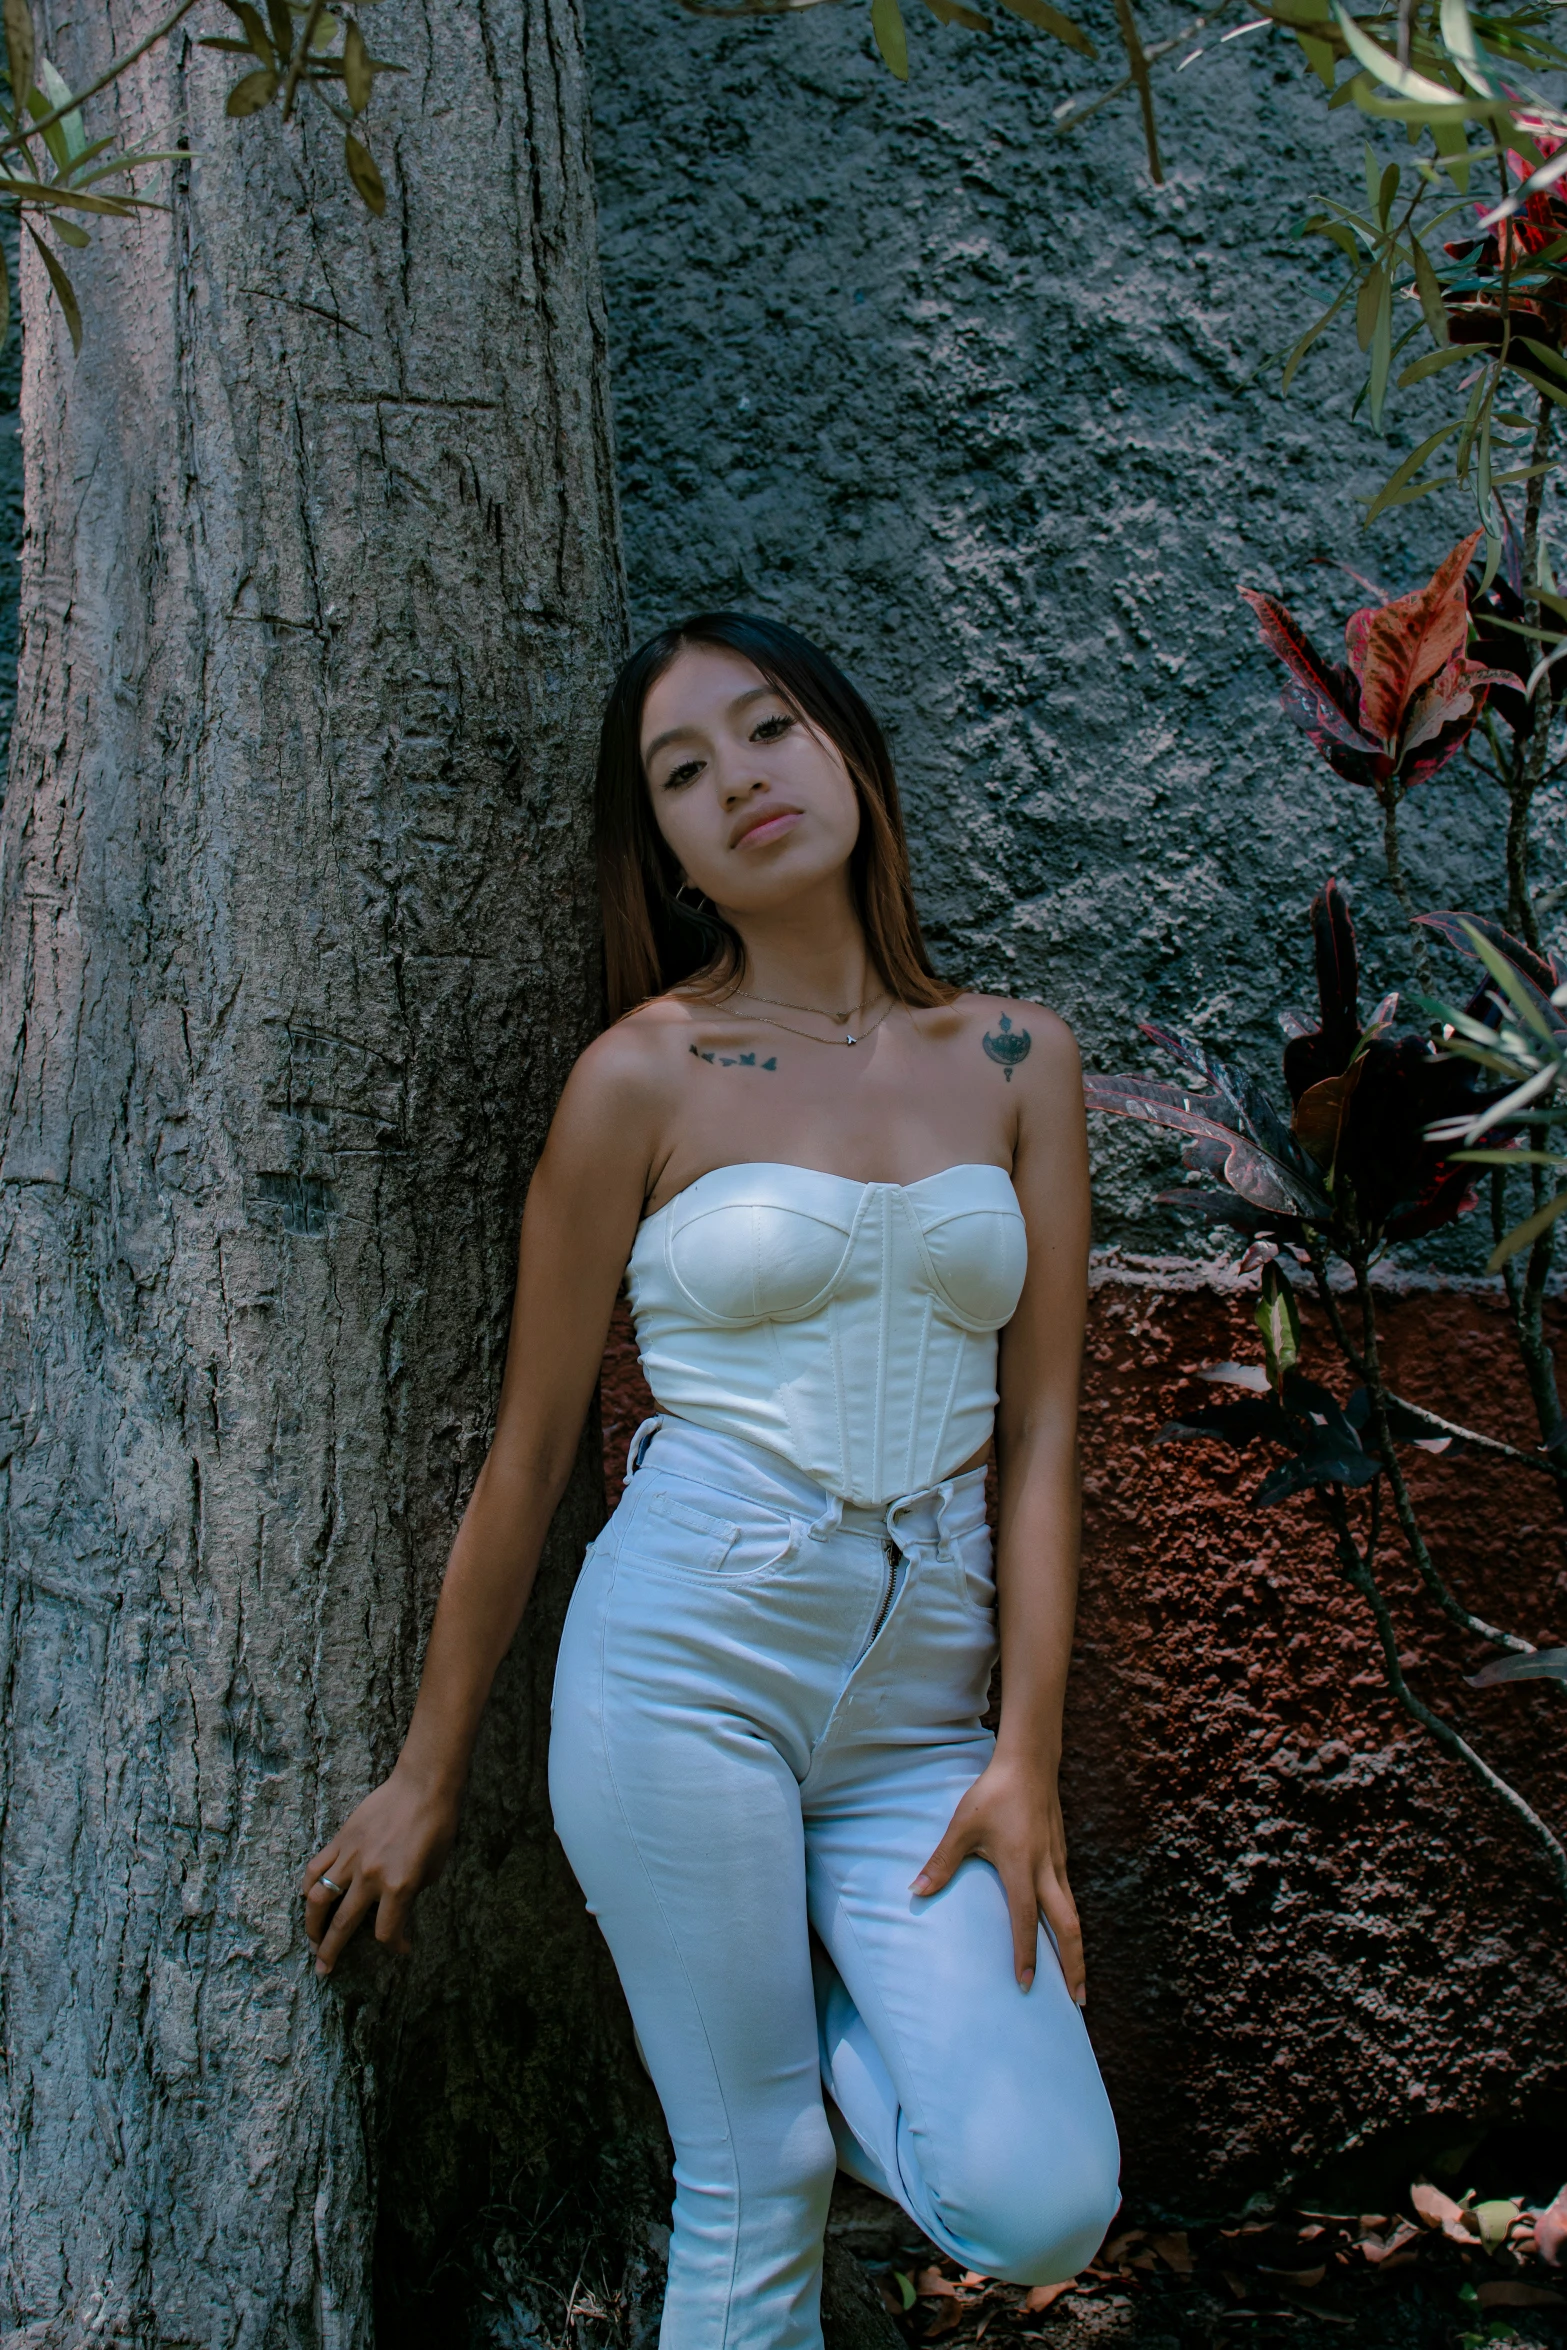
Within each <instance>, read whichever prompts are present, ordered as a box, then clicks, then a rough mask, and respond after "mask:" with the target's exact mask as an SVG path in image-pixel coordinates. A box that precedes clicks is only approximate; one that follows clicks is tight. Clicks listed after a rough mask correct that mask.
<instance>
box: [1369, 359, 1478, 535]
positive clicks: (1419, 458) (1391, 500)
mask: <svg viewBox="0 0 1567 2350" xmlns="http://www.w3.org/2000/svg"><path fill="white" fill-rule="evenodd" d="M1409 372H1410V371H1409V370H1408V369H1407V368H1406V369H1405V371H1404V375H1403V376H1401V377H1400V378H1399V381H1400V382H1401V383H1402V382H1403V381H1404V380H1405V378H1406V377H1407V376H1408V374H1409ZM1459 421H1460V420H1459V419H1458V418H1457V417H1455V418H1454V419H1453V421H1452V423H1451V424H1444V425H1443V426H1442V428H1441V430H1440V431H1439V432H1434V433H1432V435H1431V437H1430V439H1429V440H1424V441H1422V442H1421V444H1420V446H1419V448H1418V449H1411V450H1410V452H1409V455H1408V456H1407V457H1406V458H1405V459H1404V462H1403V464H1402V465H1400V467H1399V469H1398V471H1397V472H1396V473H1395V474H1393V475H1392V476H1391V478H1390V479H1389V480H1388V481H1386V482H1384V484H1383V486H1382V487H1381V489H1379V490H1378V492H1377V494H1376V496H1375V497H1374V498H1373V499H1372V501H1371V503H1370V505H1369V506H1368V507H1367V508H1366V520H1367V521H1368V522H1375V520H1376V518H1377V516H1378V515H1379V514H1381V513H1382V512H1384V510H1385V509H1386V508H1387V507H1389V506H1396V505H1398V504H1400V503H1401V501H1400V498H1399V495H1398V493H1399V491H1400V490H1401V489H1403V488H1404V486H1405V485H1406V483H1408V482H1411V481H1413V480H1414V478H1415V475H1416V474H1417V473H1418V472H1419V471H1420V468H1421V466H1422V465H1424V463H1425V462H1426V459H1427V458H1428V457H1429V456H1430V455H1431V454H1432V452H1433V451H1434V450H1437V449H1439V448H1440V447H1441V446H1442V443H1443V442H1444V441H1445V440H1450V439H1451V438H1452V436H1453V434H1454V433H1455V432H1457V430H1458V428H1459ZM1429 486H1431V487H1432V488H1434V487H1435V486H1436V485H1435V484H1434V483H1432V484H1431V485H1429Z"/></svg>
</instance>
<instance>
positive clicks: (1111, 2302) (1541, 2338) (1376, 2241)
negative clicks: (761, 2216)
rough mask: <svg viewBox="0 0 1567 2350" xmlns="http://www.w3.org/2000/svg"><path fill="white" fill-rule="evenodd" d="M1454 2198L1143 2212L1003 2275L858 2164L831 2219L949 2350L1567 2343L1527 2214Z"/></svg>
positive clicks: (1555, 2292) (842, 2185)
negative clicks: (1057, 2275)
mask: <svg viewBox="0 0 1567 2350" xmlns="http://www.w3.org/2000/svg"><path fill="white" fill-rule="evenodd" d="M1421 2194H1422V2196H1423V2198H1424V2199H1425V2200H1426V2202H1427V2203H1428V2205H1429V2204H1430V2203H1431V2202H1432V2200H1433V2198H1435V2200H1436V2202H1438V2203H1445V2204H1447V2205H1448V2207H1449V2212H1448V2224H1447V2226H1446V2228H1445V2230H1444V2227H1443V2225H1442V2222H1441V2219H1440V2218H1433V2217H1431V2216H1429V2215H1428V2216H1422V2214H1421V2212H1420V2211H1419V2210H1417V2209H1416V2208H1415V2205H1414V2202H1413V2201H1411V2202H1409V2203H1408V2204H1407V2206H1406V2208H1405V2209H1404V2210H1403V2211H1401V2212H1400V2211H1391V2212H1388V2211H1383V2212H1368V2213H1358V2212H1357V2213H1354V2214H1343V2213H1336V2214H1335V2213H1327V2212H1306V2211H1298V2210H1282V2209H1281V2210H1279V2211H1276V2212H1274V2213H1272V2214H1270V2215H1267V2216H1263V2215H1259V2216H1257V2217H1255V2218H1252V2219H1247V2220H1242V2221H1238V2222H1235V2223H1233V2224H1232V2225H1230V2226H1228V2227H1218V2226H1214V2227H1207V2228H1192V2229H1163V2228H1159V2227H1154V2228H1151V2229H1142V2228H1128V2229H1122V2230H1119V2231H1118V2232H1117V2233H1116V2234H1114V2235H1112V2236H1111V2238H1110V2240H1109V2242H1108V2243H1107V2245H1106V2246H1105V2249H1104V2250H1103V2251H1102V2252H1101V2254H1100V2255H1099V2258H1098V2259H1097V2260H1096V2261H1095V2262H1094V2264H1093V2266H1092V2267H1091V2268H1090V2269H1088V2270H1087V2271H1085V2272H1084V2273H1083V2275H1082V2276H1080V2277H1079V2278H1077V2279H1076V2280H1075V2281H1074V2282H1073V2283H1072V2284H1071V2285H1069V2286H1065V2287H1060V2286H1057V2287H1036V2288H1035V2290H1034V2291H1033V2292H1032V2293H1025V2292H1024V2291H1022V2290H1021V2289H1020V2288H1019V2287H1017V2286H1011V2285H996V2284H992V2283H991V2282H989V2281H988V2280H987V2279H984V2278H980V2277H976V2276H973V2275H969V2274H965V2272H964V2271H963V2270H961V2269H960V2268H959V2267H958V2265H957V2264H956V2263H955V2262H953V2261H949V2260H944V2259H942V2258H941V2257H940V2256H939V2255H938V2254H937V2253H936V2252H935V2248H934V2247H933V2246H932V2245H931V2244H930V2243H929V2242H928V2240H927V2239H925V2238H924V2237H922V2236H920V2235H919V2234H918V2233H917V2231H915V2230H914V2229H913V2228H912V2227H911V2225H910V2223H909V2222H908V2221H907V2220H906V2219H905V2218H904V2216H903V2214H902V2213H901V2212H898V2211H896V2210H895V2209H894V2208H893V2207H892V2206H891V2205H890V2204H887V2203H884V2202H883V2201H882V2200H881V2198H880V2197H879V2196H875V2195H871V2194H868V2193H867V2192H866V2191H865V2190H864V2189H863V2188H859V2187H855V2186H853V2185H851V2184H850V2183H849V2182H848V2181H846V2180H840V2181H839V2187H838V2192H837V2194H836V2196H835V2198H834V2207H833V2220H832V2227H831V2233H832V2234H833V2236H835V2237H836V2238H837V2240H838V2241H839V2242H840V2243H842V2244H843V2245H844V2246H845V2247H846V2248H847V2249H848V2250H850V2251H852V2252H853V2253H854V2254H855V2256H856V2257H857V2259H858V2260H859V2261H860V2262H861V2264H862V2266H863V2267H864V2268H865V2269H866V2271H867V2273H868V2275H869V2276H870V2278H871V2279H872V2281H873V2283H874V2285H875V2287H876V2289H877V2291H878V2292H879V2294H880V2295H881V2298H882V2301H883V2303H884V2305H885V2306H886V2308H887V2309H888V2311H889V2313H890V2314H891V2315H892V2317H893V2319H894V2323H895V2324H896V2326H897V2328H898V2330H899V2331H900V2332H901V2333H902V2334H903V2336H904V2338H905V2339H906V2340H907V2341H908V2342H910V2343H923V2342H935V2341H939V2342H941V2343H942V2344H943V2350H967V2345H969V2344H977V2343H981V2342H983V2343H984V2344H986V2345H987V2350H1014V2345H1018V2344H1022V2343H1036V2342H1037V2343H1042V2344H1045V2345H1047V2346H1049V2350H1123V2346H1124V2350H1231V2346H1238V2345H1240V2344H1243V2343H1244V2344H1252V2343H1257V2344H1264V2343H1266V2344H1275V2343H1276V2344H1279V2345H1288V2346H1289V2350H1507V2346H1508V2345H1518V2346H1519V2350H1522V2346H1523V2345H1531V2346H1532V2345H1547V2344H1549V2345H1553V2346H1555V2345H1563V2344H1567V2270H1559V2271H1558V2270H1552V2269H1549V2268H1547V2267H1546V2266H1545V2265H1544V2263H1543V2262H1542V2261H1541V2260H1540V2259H1539V2258H1538V2256H1537V2255H1536V2253H1535V2250H1534V2246H1533V2238H1532V2231H1531V2230H1530V2228H1529V2225H1528V2218H1527V2214H1526V2213H1525V2212H1522V2211H1519V2212H1517V2214H1516V2216H1514V2217H1511V2218H1509V2216H1508V2214H1507V2212H1506V2210H1505V2208H1504V2205H1503V2203H1502V2201H1501V2200H1500V2199H1499V2200H1498V2201H1496V2202H1493V2203H1488V2204H1485V2205H1483V2206H1480V2207H1479V2209H1480V2211H1481V2213H1482V2214H1483V2221H1484V2226H1485V2228H1486V2231H1487V2233H1488V2235H1489V2237H1490V2243H1489V2245H1487V2243H1485V2242H1482V2240H1481V2235H1480V2232H1479V2227H1480V2222H1477V2220H1476V2218H1475V2216H1474V2215H1475V2210H1476V2206H1475V2205H1474V2203H1473V2202H1472V2201H1470V2200H1469V2199H1467V2198H1466V2199H1462V2200H1461V2201H1460V2202H1458V2203H1457V2204H1455V2203H1453V2200H1452V2198H1450V2197H1445V2196H1441V2195H1439V2194H1438V2193H1437V2191H1435V2190H1430V2189H1422V2190H1421Z"/></svg>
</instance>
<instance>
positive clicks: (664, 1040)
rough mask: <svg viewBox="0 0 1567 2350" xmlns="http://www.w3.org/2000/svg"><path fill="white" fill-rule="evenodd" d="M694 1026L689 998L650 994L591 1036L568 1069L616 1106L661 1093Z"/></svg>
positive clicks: (587, 1089)
mask: <svg viewBox="0 0 1567 2350" xmlns="http://www.w3.org/2000/svg"><path fill="white" fill-rule="evenodd" d="M692 1026H693V1020H692V1013H691V1007H690V1005H689V1004H687V1003H684V1002H682V1001H681V999H680V998H679V997H678V996H667V995H662V996H654V997H653V998H652V999H651V1001H650V1002H648V1003H645V1004H638V1006H637V1008H636V1010H635V1011H634V1012H626V1013H624V1014H623V1015H622V1017H621V1018H620V1019H618V1020H617V1021H616V1022H615V1024H614V1026H613V1027H611V1028H606V1029H605V1031H604V1033H603V1035H602V1036H596V1037H595V1038H594V1039H593V1042H592V1043H591V1044H590V1045H589V1046H588V1048H587V1050H586V1051H585V1052H584V1053H582V1054H581V1055H580V1056H579V1058H578V1060H577V1064H576V1066H575V1068H574V1069H573V1070H572V1072H571V1080H570V1082H571V1085H572V1086H573V1087H574V1088H576V1089H577V1090H578V1091H580V1092H581V1093H582V1094H583V1095H584V1096H588V1095H591V1096H592V1097H593V1098H594V1099H600V1098H602V1099H604V1100H606V1101H610V1102H613V1103H614V1104H616V1105H617V1106H619V1107H631V1106H632V1105H633V1104H634V1103H635V1102H637V1101H638V1100H642V1099H651V1098H652V1097H654V1096H657V1095H661V1094H662V1093H664V1092H665V1091H666V1090H667V1088H668V1085H669V1083H670V1081H671V1079H672V1078H673V1077H675V1076H676V1075H678V1074H679V1071H680V1066H681V1062H682V1059H683V1057H684V1056H685V1054H686V1052H687V1050H688V1047H689V1044H690V1038H691V1030H692Z"/></svg>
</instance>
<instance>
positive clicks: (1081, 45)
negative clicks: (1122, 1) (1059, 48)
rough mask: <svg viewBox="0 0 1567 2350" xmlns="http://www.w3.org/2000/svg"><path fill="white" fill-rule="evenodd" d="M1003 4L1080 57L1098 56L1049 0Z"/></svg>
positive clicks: (1003, 0)
mask: <svg viewBox="0 0 1567 2350" xmlns="http://www.w3.org/2000/svg"><path fill="white" fill-rule="evenodd" d="M1001 5H1002V7H1003V8H1009V9H1010V10H1011V11H1012V14H1013V15H1014V16H1020V17H1021V18H1022V19H1023V22H1024V23H1025V24H1031V25H1037V26H1038V27H1039V30H1040V31H1041V32H1042V33H1052V34H1054V36H1055V38H1056V39H1057V40H1058V41H1064V42H1065V43H1066V45H1067V47H1068V48H1069V49H1075V50H1076V51H1077V53H1078V55H1079V57H1097V56H1098V54H1099V52H1098V50H1097V49H1096V48H1095V47H1094V44H1093V42H1092V41H1091V40H1090V39H1089V38H1088V35H1087V34H1086V33H1085V32H1084V30H1083V28H1082V26H1081V25H1077V24H1074V23H1073V22H1072V19H1071V18H1070V17H1069V16H1063V15H1062V14H1061V11H1060V9H1059V8H1052V7H1051V6H1050V5H1049V0H1001ZM889 62H890V60H889Z"/></svg>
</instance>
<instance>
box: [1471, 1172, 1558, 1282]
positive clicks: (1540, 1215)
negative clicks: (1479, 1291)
mask: <svg viewBox="0 0 1567 2350" xmlns="http://www.w3.org/2000/svg"><path fill="white" fill-rule="evenodd" d="M1564 1209H1567V1191H1559V1192H1558V1193H1557V1194H1556V1197H1555V1198H1554V1199H1548V1200H1547V1201H1546V1203H1545V1205H1544V1207H1543V1208H1536V1209H1535V1211H1534V1214H1533V1215H1532V1216H1526V1217H1525V1218H1524V1221H1523V1222H1522V1223H1521V1224H1515V1225H1514V1226H1513V1228H1512V1230H1511V1232H1509V1233H1508V1234H1507V1236H1506V1238H1505V1239H1503V1240H1500V1241H1498V1242H1497V1244H1496V1247H1495V1248H1494V1249H1493V1250H1492V1252H1491V1257H1490V1261H1489V1263H1488V1264H1487V1266H1486V1268H1485V1269H1486V1271H1487V1272H1488V1273H1499V1272H1500V1271H1501V1269H1502V1267H1503V1266H1504V1265H1505V1264H1506V1262H1507V1260H1508V1258H1509V1257H1515V1256H1517V1254H1518V1252H1519V1250H1520V1249H1525V1248H1529V1247H1530V1246H1531V1245H1532V1244H1533V1243H1534V1242H1535V1241H1537V1240H1538V1239H1539V1237H1540V1235H1541V1233H1542V1232H1547V1231H1549V1229H1550V1227H1551V1226H1552V1225H1553V1224H1554V1223H1555V1221H1556V1219H1557V1217H1558V1216H1559V1215H1561V1213H1562V1211H1563V1210H1564Z"/></svg>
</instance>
